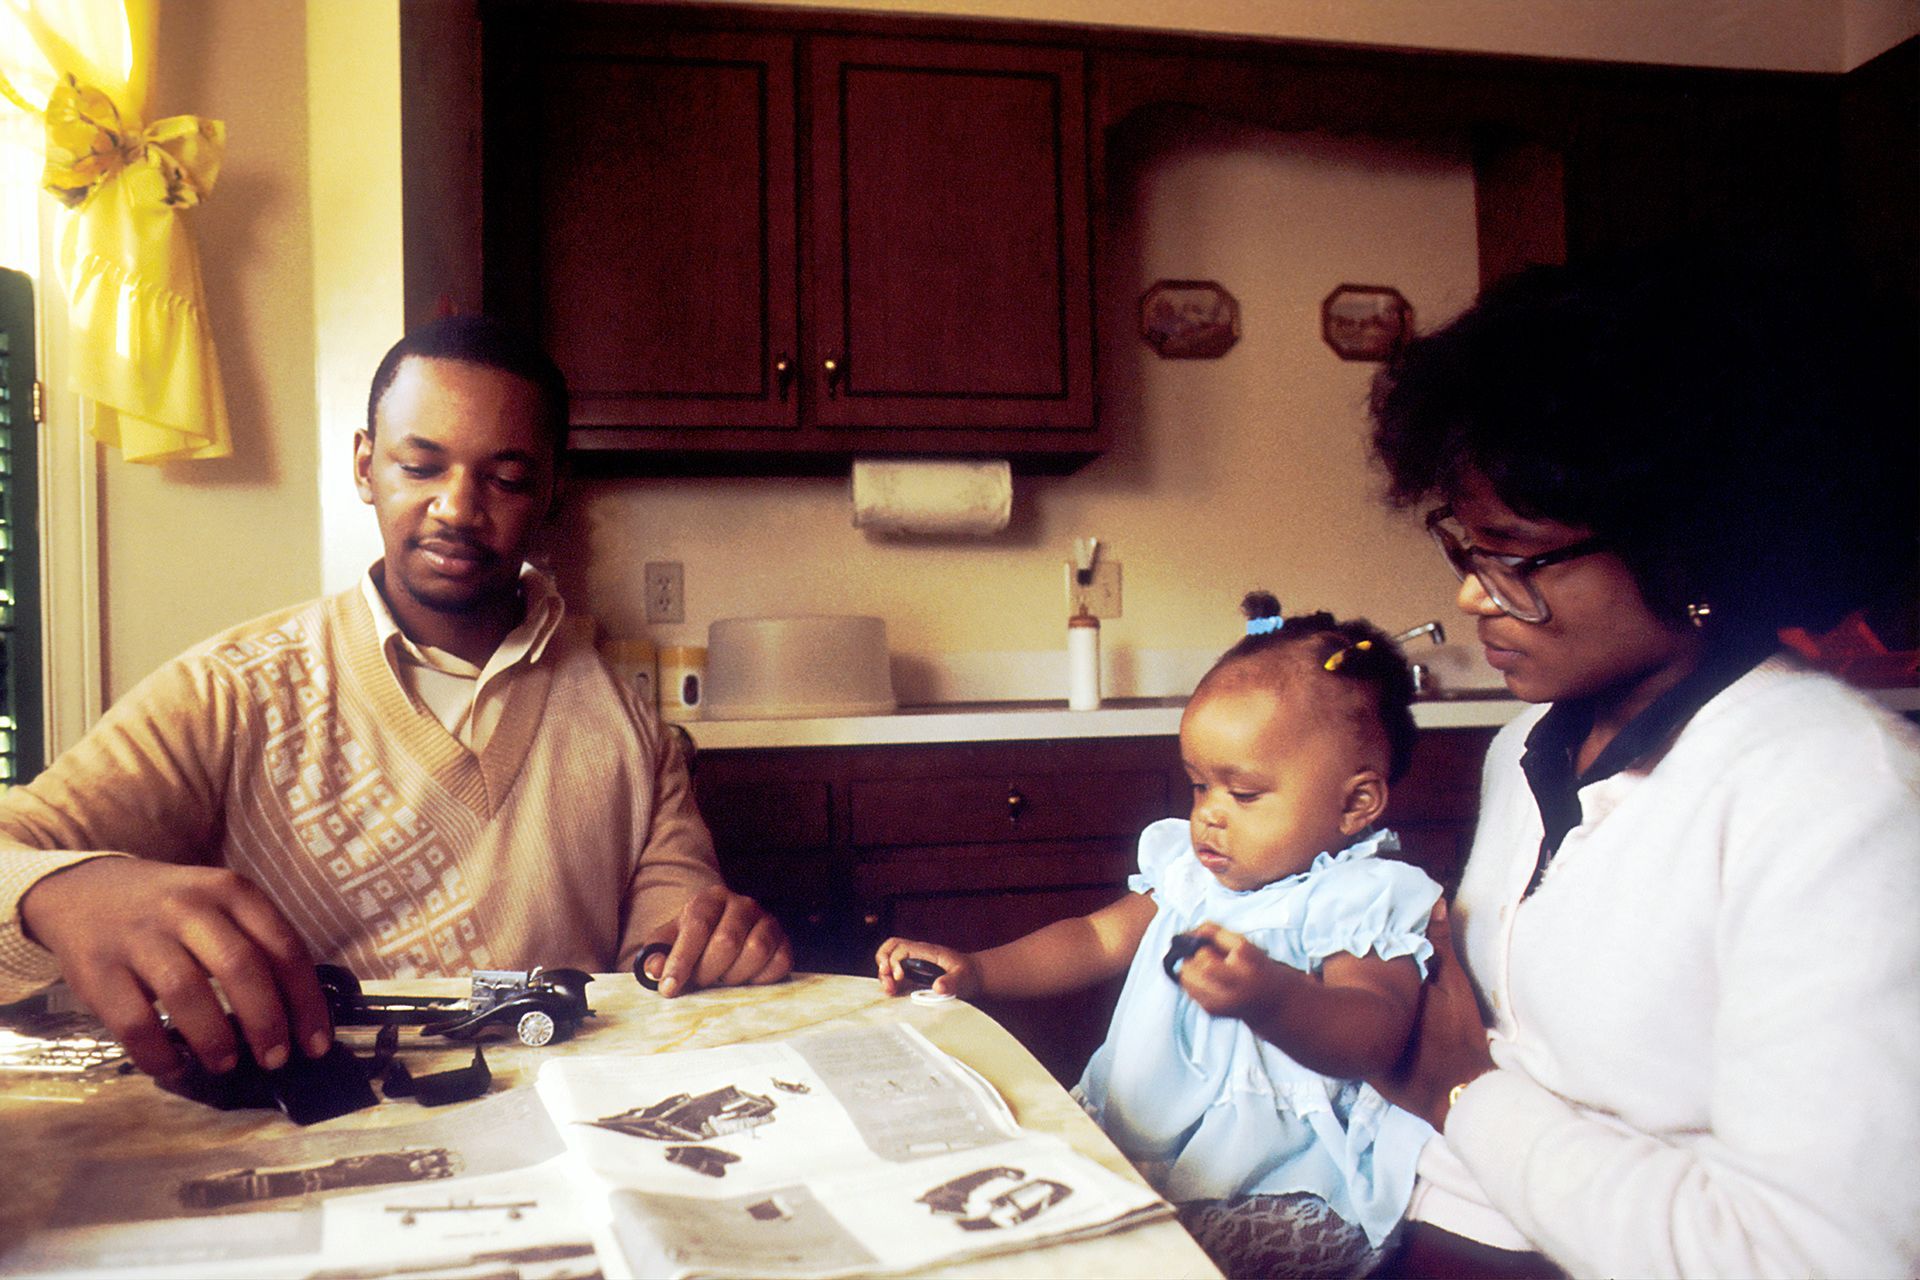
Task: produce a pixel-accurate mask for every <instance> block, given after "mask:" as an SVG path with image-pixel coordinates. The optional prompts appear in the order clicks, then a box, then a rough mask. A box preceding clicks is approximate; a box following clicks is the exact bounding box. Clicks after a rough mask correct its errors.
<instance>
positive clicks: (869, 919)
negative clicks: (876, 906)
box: [860, 911, 880, 928]
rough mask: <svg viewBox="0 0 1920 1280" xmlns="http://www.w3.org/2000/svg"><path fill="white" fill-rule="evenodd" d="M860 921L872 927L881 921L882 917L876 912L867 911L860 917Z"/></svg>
mask: <svg viewBox="0 0 1920 1280" xmlns="http://www.w3.org/2000/svg"><path fill="white" fill-rule="evenodd" d="M860 923H861V924H864V925H866V926H868V927H869V928H871V927H872V926H874V925H876V924H879V923H880V917H879V916H878V915H877V914H875V913H874V912H872V911H869V912H867V914H865V915H863V916H861V917H860Z"/></svg>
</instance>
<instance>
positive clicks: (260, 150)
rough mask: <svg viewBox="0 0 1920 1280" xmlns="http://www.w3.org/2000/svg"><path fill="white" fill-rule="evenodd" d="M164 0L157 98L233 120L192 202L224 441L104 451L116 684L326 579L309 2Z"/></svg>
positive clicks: (109, 668) (106, 614)
mask: <svg viewBox="0 0 1920 1280" xmlns="http://www.w3.org/2000/svg"><path fill="white" fill-rule="evenodd" d="M160 9H161V20H160V31H159V49H158V52H157V59H158V65H159V74H158V75H156V76H155V79H154V92H153V102H152V104H151V112H150V114H152V115H154V116H156V117H157V116H162V115H170V114H175V113H180V112H187V113H192V114H195V115H203V116H211V117H214V118H216V119H223V120H225V121H226V123H227V130H228V140H229V142H228V150H227V156H226V162H225V164H224V165H223V167H222V169H221V173H220V179H219V183H218V185H217V186H216V187H215V188H214V192H213V196H212V197H211V198H210V199H209V200H208V201H206V202H205V203H204V204H203V205H202V206H201V207H200V208H198V209H196V210H195V211H194V212H192V213H191V214H189V215H187V216H188V218H189V219H190V220H191V221H192V224H193V228H194V233H195V235H196V237H197V238H198V244H199V246H200V255H201V265H202V273H203V275H204V277H205V280H206V287H207V305H208V308H209V310H210V313H211V315H212V317H213V323H214V333H215V340H216V341H217V343H218V344H219V349H220V361H221V368H222V371H223V373H224V375H225V377H226V383H227V398H228V409H229V412H230V414H231V416H232V419H233V445H234V456H233V457H232V458H230V459H223V460H219V461H212V462H192V463H178V464H173V465H169V466H163V467H145V466H130V465H128V464H126V463H123V462H121V461H120V460H119V459H118V457H117V456H113V457H109V458H108V460H107V461H106V462H105V464H104V468H103V473H102V478H101V485H100V494H101V504H100V509H101V513H100V522H101V540H102V550H101V561H102V564H101V579H102V595H103V606H102V615H103V623H102V625H103V629H104V630H105V632H106V644H105V649H104V665H105V672H104V675H105V678H106V684H107V692H108V696H109V697H110V698H111V697H117V696H119V695H120V694H121V693H124V692H125V691H126V690H127V689H128V688H129V687H130V686H131V685H132V684H133V683H134V682H136V681H138V680H139V679H140V678H141V677H142V676H144V675H145V674H146V673H147V672H148V671H150V670H152V669H153V668H154V667H155V666H157V665H158V664H159V663H161V662H163V661H164V660H166V659H167V658H168V657H171V656H172V655H173V654H174V653H176V652H178V651H179V650H181V649H183V648H185V647H187V646H188V645H190V644H192V643H194V642H196V641H198V640H201V639H204V638H205V637H206V636H208V635H210V634H212V633H213V632H215V631H217V630H219V629H221V628H223V627H226V626H230V625H231V624H233V623H235V622H238V621H240V620H242V619H245V618H249V617H252V616H254V615H256V614H259V613H263V612H265V611H266V610H268V609H271V608H274V607H276V606H278V605H281V604H285V603H288V602H290V601H293V600H298V599H300V598H301V597H303V596H307V595H312V594H313V593H315V592H316V591H318V590H319V586H320V572H319V561H318V558H317V557H316V555H315V549H316V548H317V547H318V545H319V539H320V521H319V508H318V504H317V503H316V501H315V499H314V492H313V489H314V485H313V477H314V464H315V440H316V436H315V431H314V402H313V361H314V345H313V274H312V267H311V258H312V246H311V239H310V223H309V219H308V215H307V163H306V155H307V119H306V111H307V94H306V83H307V76H306V62H305V34H304V32H305V25H306V20H305V16H304V14H303V13H302V12H301V8H300V6H298V5H281V4H259V3H254V2H252V0H193V2H192V3H187V4H166V5H162V6H160Z"/></svg>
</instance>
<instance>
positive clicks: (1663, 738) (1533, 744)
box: [1520, 641, 1774, 893]
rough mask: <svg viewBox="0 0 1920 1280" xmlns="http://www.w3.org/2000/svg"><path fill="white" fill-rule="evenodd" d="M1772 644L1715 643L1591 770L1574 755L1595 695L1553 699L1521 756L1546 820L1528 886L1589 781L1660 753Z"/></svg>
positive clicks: (1574, 819) (1573, 821) (1571, 820)
mask: <svg viewBox="0 0 1920 1280" xmlns="http://www.w3.org/2000/svg"><path fill="white" fill-rule="evenodd" d="M1773 649H1774V645H1773V644H1772V642H1771V641H1768V642H1765V643H1758V644H1745V645H1729V646H1727V647H1724V648H1711V649H1708V650H1707V652H1706V655H1705V656H1704V657H1703V658H1702V659H1701V661H1700V665H1699V666H1697V667H1695V668H1694V669H1693V670H1692V671H1690V672H1688V673H1687V674H1686V675H1684V676H1682V677H1681V678H1680V680H1679V681H1678V682H1677V683H1676V684H1675V685H1674V686H1673V688H1671V689H1669V690H1667V691H1666V692H1665V693H1663V694H1661V695H1660V696H1659V697H1657V698H1655V699H1654V700H1653V701H1652V702H1650V703H1648V704H1647V705H1646V706H1645V707H1644V708H1642V709H1641V711H1640V713H1639V714H1638V715H1636V716H1634V717H1633V719H1631V720H1629V721H1627V723H1626V724H1625V725H1623V726H1621V729H1620V732H1619V733H1617V734H1615V735H1614V737H1613V741H1611V742H1609V743H1608V744H1607V745H1606V747H1605V748H1604V749H1602V750H1601V752H1600V754H1599V756H1598V757H1596V758H1595V760H1594V762H1593V763H1592V764H1591V765H1589V766H1588V768H1587V770H1586V772H1585V773H1577V772H1576V771H1575V769H1574V760H1575V759H1576V758H1577V756H1578V754H1579V751H1580V744H1581V743H1583V742H1585V741H1586V739H1587V734H1588V733H1589V732H1591V731H1592V729H1593V716H1594V706H1593V702H1592V700H1591V699H1588V698H1571V699H1567V700H1565V701H1562V702H1556V703H1554V704H1553V705H1552V706H1550V707H1548V708H1547V712H1546V714H1545V715H1543V716H1541V717H1540V720H1539V722H1538V723H1537V724H1535V725H1534V726H1533V729H1532V731H1531V732H1530V733H1528V734H1527V745H1526V751H1525V753H1524V754H1523V755H1522V756H1521V757H1520V769H1521V772H1523V773H1524V774H1525V775H1526V778H1527V786H1528V787H1529V788H1530V789H1531V790H1532V791H1533V798H1534V802H1535V803H1536V804H1537V805H1538V806H1539V807H1540V821H1541V826H1542V828H1543V834H1542V836H1541V839H1540V856H1539V858H1538V860H1537V862H1536V865H1535V867H1534V874H1533V882H1532V884H1531V885H1529V886H1528V888H1527V892H1528V893H1532V892H1533V890H1534V889H1536V888H1538V887H1539V885H1540V880H1541V878H1542V877H1543V876H1545V874H1546V870H1547V863H1548V862H1549V861H1550V860H1551V859H1552V858H1553V855H1554V854H1555V853H1557V852H1558V851H1559V849H1560V842H1561V841H1562V840H1564V839H1566V835H1567V833H1568V832H1569V831H1571V830H1573V829H1574V828H1575V827H1577V826H1579V825H1580V822H1581V819H1582V813H1581V808H1580V789H1581V788H1582V787H1587V786H1591V785H1592V784H1594V783H1596V782H1599V781H1601V780H1603V779H1606V778H1611V777H1613V776H1614V775H1615V774H1617V773H1620V772H1621V771H1623V770H1625V769H1629V768H1633V767H1635V766H1638V765H1643V764H1646V763H1648V762H1649V761H1651V760H1652V759H1653V758H1654V757H1656V756H1658V755H1659V754H1660V753H1661V752H1662V751H1664V750H1665V749H1666V748H1667V747H1668V746H1669V745H1671V743H1672V742H1673V740H1674V739H1675V738H1676V737H1678V736H1679V733H1680V730H1681V729H1682V728H1683V727H1685V725H1686V723H1687V722H1688V721H1689V720H1691V719H1693V716H1694V713H1695V712H1697V711H1699V710H1700V708H1701V707H1704V706H1705V705H1706V704H1707V703H1708V702H1711V701H1712V700H1713V698H1714V697H1715V696H1716V695H1717V694H1719V693H1720V692H1721V691H1722V690H1724V689H1725V688H1726V687H1727V686H1728V685H1730V684H1732V683H1733V682H1734V681H1735V680H1738V679H1739V678H1740V677H1741V676H1743V675H1745V674H1746V673H1747V672H1749V671H1751V670H1752V669H1753V668H1754V667H1755V666H1757V665H1759V663H1760V662H1761V660H1762V659H1764V658H1766V656H1767V655H1768V654H1769V653H1771V652H1773Z"/></svg>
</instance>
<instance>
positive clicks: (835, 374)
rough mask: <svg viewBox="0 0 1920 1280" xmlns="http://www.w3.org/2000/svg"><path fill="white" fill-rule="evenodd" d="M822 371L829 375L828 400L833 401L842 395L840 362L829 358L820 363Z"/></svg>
mask: <svg viewBox="0 0 1920 1280" xmlns="http://www.w3.org/2000/svg"><path fill="white" fill-rule="evenodd" d="M820 369H821V372H823V373H825V374H826V375H827V399H829V400H831V399H833V398H834V397H835V396H837V395H839V394H840V377H841V368H840V361H839V360H838V359H836V358H835V357H833V356H828V357H827V358H826V359H825V360H822V361H821V362H820Z"/></svg>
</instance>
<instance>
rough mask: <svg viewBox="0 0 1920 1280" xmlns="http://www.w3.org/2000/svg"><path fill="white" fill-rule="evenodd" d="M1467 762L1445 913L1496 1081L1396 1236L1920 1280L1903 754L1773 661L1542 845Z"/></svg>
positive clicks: (1903, 744) (1646, 1269)
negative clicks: (1462, 846)
mask: <svg viewBox="0 0 1920 1280" xmlns="http://www.w3.org/2000/svg"><path fill="white" fill-rule="evenodd" d="M1541 714H1542V712H1540V711H1532V712H1529V713H1528V714H1526V715H1523V716H1522V717H1521V718H1520V719H1518V720H1516V721H1515V722H1514V723H1512V724H1511V725H1509V726H1508V727H1507V728H1506V729H1505V730H1503V731H1502V732H1501V733H1500V735H1499V736H1498V737H1497V738H1496V739H1495V740H1494V743H1493V746H1492V748H1491V750H1490V751H1489V753H1488V757H1487V763H1486V773H1485V781H1484V786H1483V791H1482V796H1481V813H1480V825H1479V830H1478V833H1477V835H1476V837H1475V840H1474V845H1473V855H1472V857H1471V859H1470V860H1469V862H1468V864H1467V868H1466V872H1465V875H1464V877H1463V879H1462V881H1461V885H1460V892H1459V895H1458V898H1457V900H1456V902H1455V905H1454V909H1453V920H1454V924H1455V929H1456V933H1457V936H1458V937H1459V938H1461V939H1462V948H1463V955H1464V958H1465V960H1466V963H1467V966H1468V968H1469V969H1470V970H1471V972H1472V973H1473V976H1474V980H1475V982H1476V984H1477V985H1478V987H1479V989H1480V993H1481V998H1482V1002H1483V1005H1484V1007H1485V1010H1486V1012H1487V1015H1488V1018H1489V1026H1490V1027H1491V1028H1492V1035H1491V1040H1492V1049H1493V1056H1494V1061H1495V1063H1496V1064H1497V1065H1498V1068H1499V1069H1498V1070H1496V1071H1493V1072H1491V1073H1489V1074H1487V1075H1485V1076H1482V1077H1481V1078H1480V1079H1479V1080H1477V1081H1475V1082H1474V1083H1473V1084H1472V1085H1471V1086H1470V1087H1469V1088H1468V1089H1466V1090H1465V1091H1464V1092H1463V1093H1462V1094H1461V1095H1460V1098H1459V1101H1458V1104H1457V1105H1456V1106H1455V1107H1454V1108H1453V1111H1452V1114H1451V1115H1450V1117H1449V1118H1448V1121H1447V1126H1446V1133H1445V1138H1444V1140H1440V1139H1436V1140H1435V1141H1434V1142H1433V1143H1431V1144H1430V1145H1429V1147H1428V1149H1427V1151H1426V1153H1425V1154H1424V1155H1423V1157H1422V1162H1421V1166H1420V1173H1421V1184H1420V1186H1419V1187H1418V1189H1417V1190H1416V1192H1415V1197H1414V1202H1413V1208H1412V1210H1411V1213H1412V1216H1414V1217H1416V1218H1419V1219H1422V1220H1425V1221H1429V1222H1432V1223H1433V1224H1435V1225H1436V1226H1440V1227H1443V1228H1445V1229H1447V1230H1450V1231H1454V1232H1456V1233H1458V1234H1462V1235H1467V1236H1471V1237H1474V1238H1477V1239H1481V1240H1484V1241H1486V1242H1488V1243H1490V1244H1494V1245H1498V1246H1501V1247H1505V1248H1520V1249H1526V1248H1533V1249H1538V1250H1540V1251H1541V1252H1544V1253H1546V1254H1547V1255H1548V1256H1549V1257H1551V1258H1552V1259H1553V1260H1554V1261H1555V1262H1557V1263H1558V1264H1559V1265H1561V1266H1562V1267H1565V1268H1567V1269H1568V1270H1569V1271H1571V1272H1573V1273H1574V1274H1576V1275H1611V1276H1656V1275H1675V1276H1763V1275H1796V1276H1805V1275H1828V1276H1875V1275H1885V1276H1915V1275H1920V734H1916V733H1915V731H1914V728H1913V726H1911V725H1909V724H1907V723H1905V722H1904V721H1902V720H1901V719H1900V718H1899V717H1897V716H1894V715H1892V714H1891V713H1889V712H1887V711H1885V710H1883V709H1882V708H1880V707H1879V706H1878V705H1876V704H1874V703H1873V702H1872V701H1871V700H1869V699H1867V698H1866V697H1864V696H1862V695H1860V694H1858V693H1856V692H1855V691H1853V690H1851V689H1848V688H1846V687H1845V686H1843V685H1841V684H1839V683H1837V682H1835V681H1833V680H1830V679H1828V678H1826V677H1824V676H1820V675H1816V674H1812V673H1808V672H1805V671H1802V670H1800V669H1798V668H1797V667H1796V666H1794V665H1793V664H1791V663H1790V662H1789V661H1788V660H1786V659H1784V658H1772V659H1769V660H1767V661H1766V662H1764V663H1762V664H1761V665H1760V666H1759V667H1757V668H1755V669H1754V670H1753V671H1751V672H1749V673H1748V674H1747V675H1745V676H1743V677H1741V678H1740V679H1739V680H1737V681H1736V682H1734V684H1732V685H1731V686H1729V687H1728V688H1727V689H1726V690H1725V691H1723V692H1722V693H1720V694H1719V695H1718V696H1716V697H1715V698H1713V699H1712V700H1711V701H1709V702H1708V703H1707V704H1706V705H1705V706H1704V707H1702V708H1701V709H1700V710H1699V711H1698V712H1697V713H1696V714H1695V715H1694V716H1693V718H1692V720H1691V721H1690V722H1689V723H1688V724H1687V725H1686V726H1685V727H1684V728H1683V729H1682V730H1681V732H1680V734H1679V735H1678V737H1677V738H1676V739H1675V741H1674V743H1673V745H1672V746H1671V747H1670V748H1669V750H1668V751H1667V752H1666V753H1665V755H1664V756H1663V757H1661V758H1659V759H1658V760H1657V762H1654V763H1653V764H1652V766H1651V768H1650V770H1649V769H1646V768H1645V767H1643V768H1642V769H1640V770H1624V771H1622V772H1621V773H1618V774H1616V775H1614V776H1613V777H1611V778H1607V779H1603V780H1601V781H1599V782H1596V783H1593V784H1592V785H1590V786H1587V787H1584V788H1582V789H1581V792H1580V800H1581V808H1582V813H1583V815H1584V820H1583V822H1582V824H1581V825H1580V826H1578V827H1576V828H1575V829H1574V830H1573V831H1572V832H1570V833H1569V834H1568V835H1567V837H1566V840H1565V841H1564V843H1563V844H1562V845H1561V848H1560V851H1559V853H1558V855H1557V856H1556V857H1555V859H1554V861H1553V863H1552V865H1551V867H1550V869H1549V871H1548V873H1547V876H1546V879H1545V881H1544V882H1543V883H1542V884H1541V886H1540V888H1539V889H1538V890H1537V891H1536V892H1535V893H1534V895H1533V896H1532V897H1531V898H1527V899H1526V900H1525V901H1524V902H1523V901H1522V895H1523V894H1524V893H1525V890H1526V885H1527V881H1528V878H1529V876H1530V875H1531V874H1532V871H1533V866H1534V860H1535V855H1536V853H1537V851H1538V848H1539V844H1540V835H1541V822H1540V814H1539V811H1538V808H1537V807H1536V804H1535V801H1534V797H1533V794H1532V792H1531V791H1530V790H1529V789H1528V787H1527V783H1526V780H1525V778H1524V777H1523V776H1522V774H1521V772H1520V767H1519V759H1520V755H1521V753H1522V750H1523V748H1524V745H1525V741H1526V736H1527V733H1528V732H1529V731H1530V730H1531V729H1532V727H1533V725H1534V724H1535V723H1536V722H1537V721H1538V720H1539V718H1540V715H1541Z"/></svg>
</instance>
